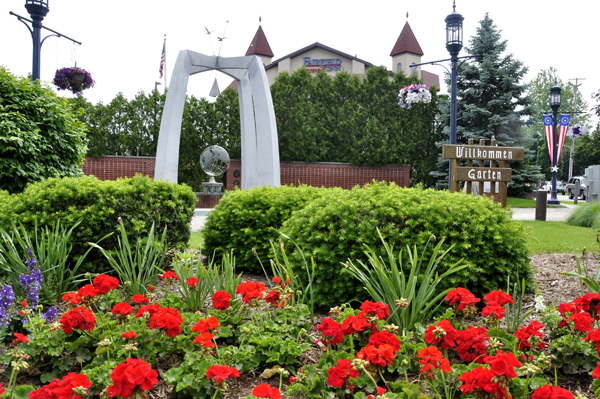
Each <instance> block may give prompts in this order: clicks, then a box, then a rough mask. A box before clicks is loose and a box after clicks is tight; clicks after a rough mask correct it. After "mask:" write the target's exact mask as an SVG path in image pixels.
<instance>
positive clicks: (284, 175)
mask: <svg viewBox="0 0 600 399" xmlns="http://www.w3.org/2000/svg"><path fill="white" fill-rule="evenodd" d="M280 168H281V184H282V185H284V184H293V185H296V186H297V185H298V183H300V184H306V185H309V186H314V187H341V188H345V189H351V188H352V187H354V186H356V185H359V186H364V185H365V184H367V183H370V182H371V181H373V179H375V180H379V181H386V182H395V183H396V184H397V185H399V186H400V187H408V186H409V183H410V166H409V165H384V166H370V165H362V166H357V165H352V164H349V163H339V162H320V163H309V162H281V164H280ZM241 172H242V163H241V161H238V160H232V161H231V162H230V164H229V169H228V170H227V190H233V188H234V187H235V186H238V187H239V186H240V185H241V181H242V175H241Z"/></svg>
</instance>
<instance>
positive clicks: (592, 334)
mask: <svg viewBox="0 0 600 399" xmlns="http://www.w3.org/2000/svg"><path fill="white" fill-rule="evenodd" d="M583 340H584V341H588V342H590V341H591V342H592V343H593V344H594V345H596V350H597V351H598V354H599V355H600V328H599V329H597V330H592V331H588V333H587V335H586V336H585V338H584V339H583Z"/></svg>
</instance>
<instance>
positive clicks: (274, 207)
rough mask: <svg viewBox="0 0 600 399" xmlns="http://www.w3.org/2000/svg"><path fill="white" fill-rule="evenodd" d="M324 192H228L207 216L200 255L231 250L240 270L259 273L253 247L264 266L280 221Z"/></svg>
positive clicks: (298, 189)
mask: <svg viewBox="0 0 600 399" xmlns="http://www.w3.org/2000/svg"><path fill="white" fill-rule="evenodd" d="M325 191H328V190H327V189H321V188H316V187H309V186H300V187H294V186H281V187H255V188H252V189H249V190H243V191H241V190H235V191H228V192H227V193H225V195H224V196H223V198H221V200H220V201H219V204H218V205H217V206H216V207H215V209H214V210H213V211H211V212H210V214H209V215H208V218H207V220H206V224H205V225H204V230H203V235H204V245H205V250H204V251H203V252H204V253H206V254H207V255H208V256H212V255H213V253H216V254H218V255H219V256H221V255H222V254H226V253H229V252H231V250H234V255H235V256H236V259H237V265H238V268H239V269H240V270H249V271H253V272H258V273H262V268H261V265H260V263H259V262H258V259H256V256H254V255H253V253H252V248H254V249H255V251H256V254H257V256H258V257H259V258H260V259H261V261H262V262H263V263H264V262H265V261H266V260H267V258H268V257H269V256H270V253H271V252H270V249H271V246H270V243H269V242H270V241H271V240H276V241H277V240H279V233H278V232H277V230H278V229H280V228H281V225H282V224H283V222H284V221H285V220H287V219H288V218H289V217H290V216H291V214H292V212H294V211H295V210H298V209H302V208H303V207H304V206H306V204H307V203H309V202H310V201H312V200H314V199H315V198H318V197H320V196H321V195H323V193H324V192H325ZM335 191H341V189H335Z"/></svg>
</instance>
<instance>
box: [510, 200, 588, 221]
mask: <svg viewBox="0 0 600 399" xmlns="http://www.w3.org/2000/svg"><path fill="white" fill-rule="evenodd" d="M562 206H565V207H566V208H554V207H552V208H546V221H548V222H564V221H566V220H567V217H568V216H569V215H570V214H571V212H573V209H575V208H577V205H572V204H562ZM512 210H513V217H512V218H513V220H535V208H512Z"/></svg>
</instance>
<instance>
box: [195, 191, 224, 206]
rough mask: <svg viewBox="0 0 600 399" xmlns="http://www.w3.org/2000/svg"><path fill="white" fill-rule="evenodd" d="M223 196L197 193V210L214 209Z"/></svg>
mask: <svg viewBox="0 0 600 399" xmlns="http://www.w3.org/2000/svg"><path fill="white" fill-rule="evenodd" d="M222 196H223V194H204V193H196V198H198V202H196V208H214V207H215V206H216V205H217V204H218V203H219V201H220V200H221V197H222Z"/></svg>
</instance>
